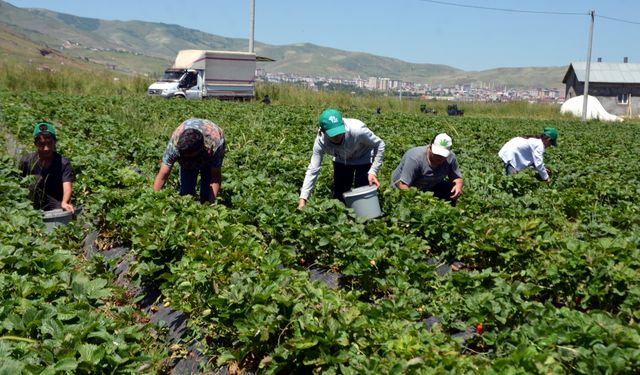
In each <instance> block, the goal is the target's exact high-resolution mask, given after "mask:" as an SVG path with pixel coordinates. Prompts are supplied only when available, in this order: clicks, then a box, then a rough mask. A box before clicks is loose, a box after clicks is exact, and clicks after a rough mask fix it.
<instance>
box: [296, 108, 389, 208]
mask: <svg viewBox="0 0 640 375" xmlns="http://www.w3.org/2000/svg"><path fill="white" fill-rule="evenodd" d="M319 125H320V129H319V130H318V135H317V137H316V140H315V142H314V144H313V154H312V156H311V162H310V163H309V167H308V168H307V172H306V174H305V176H304V182H303V183H302V189H301V191H300V199H299V200H298V208H299V209H301V208H302V207H304V206H305V204H306V203H307V200H308V199H309V195H311V191H312V190H313V187H314V186H315V184H316V181H317V179H318V175H319V174H320V166H321V164H322V158H323V157H324V154H325V153H326V154H329V155H331V156H332V157H333V197H334V198H336V199H339V200H340V201H343V202H344V197H343V196H342V194H343V193H345V192H346V191H348V190H350V189H351V188H352V187H360V186H365V185H376V187H380V182H379V181H378V177H377V175H378V171H379V169H380V166H381V165H382V160H383V158H384V141H383V140H382V139H380V138H379V137H378V136H376V135H375V134H373V132H372V131H371V130H369V128H367V125H365V124H364V123H363V122H362V121H360V120H357V119H353V118H343V117H342V113H340V112H339V111H337V110H335V109H332V108H330V109H326V110H324V111H323V112H322V114H320V120H319Z"/></svg>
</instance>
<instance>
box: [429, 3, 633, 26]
mask: <svg viewBox="0 0 640 375" xmlns="http://www.w3.org/2000/svg"><path fill="white" fill-rule="evenodd" d="M420 1H422V2H425V3H433V4H440V5H449V6H454V7H460V8H471V9H483V10H493V11H498V12H510V13H529V14H553V15H561V16H589V15H591V12H586V13H577V12H551V11H541V10H525V9H512V8H495V7H485V6H480V5H469V4H460V3H452V2H449V1H439V0H420ZM595 16H596V17H599V18H604V19H608V20H611V21H617V22H624V23H630V24H633V25H640V22H636V21H629V20H624V19H622V18H615V17H608V16H602V15H599V14H595Z"/></svg>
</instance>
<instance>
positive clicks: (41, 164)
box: [20, 122, 74, 212]
mask: <svg viewBox="0 0 640 375" xmlns="http://www.w3.org/2000/svg"><path fill="white" fill-rule="evenodd" d="M33 142H34V144H35V145H36V147H37V151H36V152H34V153H31V154H29V155H26V156H25V157H23V158H22V160H21V161H20V170H21V171H22V176H23V177H26V176H29V175H34V176H36V180H35V182H34V183H33V185H32V186H31V187H30V196H31V199H32V200H33V205H34V207H35V208H37V209H41V210H44V211H49V210H54V209H58V208H62V209H63V210H65V211H69V212H74V208H73V205H72V204H71V191H72V189H71V181H72V178H73V176H72V170H71V163H70V162H69V160H67V159H65V158H64V157H63V156H62V155H60V154H59V153H58V152H57V151H56V129H55V128H54V126H53V125H52V124H50V123H48V122H40V123H37V124H36V126H35V127H34V128H33Z"/></svg>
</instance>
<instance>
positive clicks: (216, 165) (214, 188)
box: [209, 138, 226, 202]
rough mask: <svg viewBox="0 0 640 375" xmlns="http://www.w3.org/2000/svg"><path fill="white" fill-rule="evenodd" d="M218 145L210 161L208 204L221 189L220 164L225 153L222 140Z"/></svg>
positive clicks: (216, 196)
mask: <svg viewBox="0 0 640 375" xmlns="http://www.w3.org/2000/svg"><path fill="white" fill-rule="evenodd" d="M220 143H221V144H220V146H218V149H217V150H216V151H215V152H214V153H213V158H212V160H211V183H210V184H209V188H210V189H211V192H210V194H209V202H213V201H215V200H216V198H218V194H219V193H220V188H221V187H222V162H223V161H224V154H225V151H226V145H225V143H224V138H222V139H221V140H220Z"/></svg>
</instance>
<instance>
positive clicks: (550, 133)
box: [542, 128, 558, 146]
mask: <svg viewBox="0 0 640 375" xmlns="http://www.w3.org/2000/svg"><path fill="white" fill-rule="evenodd" d="M542 134H544V135H545V136H547V137H548V138H549V139H551V144H552V145H554V146H556V145H557V143H558V129H556V128H544V130H543V131H542Z"/></svg>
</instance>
